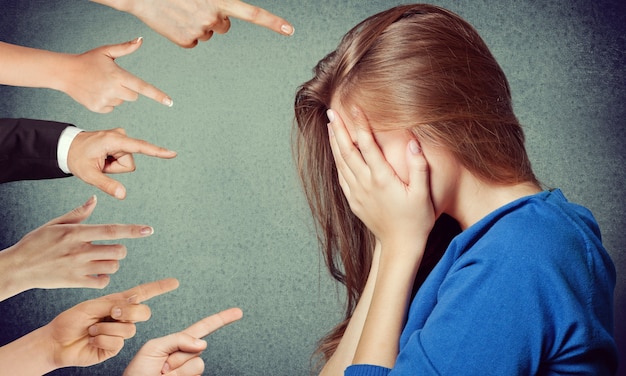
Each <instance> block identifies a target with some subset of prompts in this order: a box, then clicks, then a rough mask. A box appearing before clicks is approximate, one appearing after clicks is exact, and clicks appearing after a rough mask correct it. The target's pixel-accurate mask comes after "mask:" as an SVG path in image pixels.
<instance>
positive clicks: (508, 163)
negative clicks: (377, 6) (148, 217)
mask: <svg viewBox="0 0 626 376" xmlns="http://www.w3.org/2000/svg"><path fill="white" fill-rule="evenodd" d="M335 96H336V97H337V99H338V100H340V101H341V103H342V104H344V105H349V104H357V105H358V106H359V107H360V108H361V109H362V110H363V112H364V114H365V115H366V116H367V118H368V119H369V120H370V122H371V123H374V124H382V125H384V127H385V129H399V128H400V129H409V130H410V131H411V132H413V134H414V135H415V137H416V138H417V139H418V140H422V141H426V140H427V141H428V142H430V143H433V144H435V145H438V146H441V147H443V148H445V149H446V150H449V151H450V152H451V153H452V154H453V155H454V156H455V158H456V159H457V160H458V161H459V162H460V163H462V164H463V165H464V166H465V167H466V168H467V169H468V170H469V171H470V172H472V173H473V174H474V175H475V176H477V177H478V178H480V179H484V180H485V181H489V182H494V183H498V184H515V183H519V182H528V181H530V182H535V183H536V182H537V181H536V178H535V176H534V174H533V172H532V169H531V166H530V162H529V160H528V157H527V153H526V150H525V148H524V134H523V131H522V129H521V126H520V124H519V122H518V120H517V118H516V117H515V115H514V113H513V108H512V107H513V106H512V102H511V95H510V89H509V85H508V82H507V80H506V77H505V75H504V73H503V72H502V69H501V68H500V66H499V65H498V63H497V62H496V60H495V59H494V57H493V56H492V54H491V52H490V51H489V49H488V48H487V46H486V44H485V43H484V42H483V40H482V39H481V38H480V36H479V35H478V33H477V32H476V30H474V28H473V27H472V26H471V25H469V24H468V23H467V22H466V21H464V20H463V19H461V18H460V17H459V16H458V15H456V14H454V13H452V12H450V11H448V10H445V9H442V8H439V7H436V6H431V5H424V4H415V5H404V6H398V7H395V8H392V9H389V10H387V11H384V12H381V13H378V14H376V15H374V16H371V17H369V18H368V19H366V20H364V21H362V22H361V23H359V24H358V25H357V26H355V27H354V28H353V29H352V30H350V31H349V32H348V33H347V34H346V35H345V36H344V38H343V39H342V41H341V42H340V44H339V46H338V48H337V49H336V50H335V51H333V52H331V53H330V54H328V55H327V56H326V57H325V58H324V59H322V60H321V61H320V62H319V63H318V64H317V66H316V67H315V68H314V77H313V78H312V79H311V80H309V81H308V82H306V83H304V84H303V85H301V86H300V88H299V89H298V91H297V94H296V99H295V116H296V119H295V126H294V131H293V134H292V138H293V140H292V145H293V153H294V158H295V161H296V165H297V169H298V172H299V175H300V178H301V181H302V185H303V188H304V192H305V195H306V198H307V201H308V204H309V206H310V208H311V212H312V214H313V217H314V219H315V223H316V229H317V234H318V241H319V243H320V246H321V250H322V253H323V255H324V259H325V262H326V265H327V267H328V269H329V271H330V274H331V275H332V276H333V278H335V279H336V280H337V281H339V282H340V283H342V284H343V285H345V287H346V291H347V301H346V303H347V304H346V311H345V319H344V321H343V322H341V323H340V324H339V325H337V326H336V327H335V328H334V329H333V330H332V331H331V332H330V333H329V334H328V335H327V336H326V337H324V338H323V339H321V340H320V342H319V347H318V349H317V352H316V353H317V354H319V355H321V356H322V357H323V358H324V359H326V360H327V359H328V358H330V356H332V354H333V353H334V351H335V349H336V348H337V345H338V343H339V341H340V340H341V337H342V336H343V333H344V331H345V328H346V326H347V324H348V322H349V320H350V317H351V316H352V313H353V311H354V308H355V306H356V304H357V302H358V300H359V298H360V296H361V293H362V291H363V288H364V286H365V282H366V281H367V276H368V272H369V269H370V265H371V262H372V256H373V250H374V242H375V239H374V237H373V236H372V234H371V232H370V231H369V230H368V229H367V228H366V227H365V225H364V224H363V223H362V222H361V221H360V220H359V219H358V218H357V217H356V216H355V215H354V214H353V213H352V211H351V210H350V206H349V204H348V202H347V201H346V199H345V197H344V195H343V193H342V191H341V188H340V186H339V182H338V180H337V172H336V170H335V164H334V161H333V156H332V153H331V150H330V145H329V141H328V134H327V127H326V124H327V122H328V119H327V117H326V110H327V109H328V108H329V106H330V103H331V101H332V99H333V97H335ZM459 232H460V228H459V226H458V224H457V223H456V221H455V220H454V219H452V218H451V217H448V216H446V215H442V216H441V217H440V218H439V219H438V220H437V223H436V224H435V227H434V228H433V231H432V233H431V235H430V238H429V242H428V245H427V249H426V252H425V256H424V260H423V262H422V264H421V265H420V270H419V271H418V276H417V278H416V283H415V286H414V290H415V289H417V288H418V287H419V285H420V284H421V283H422V282H423V280H424V279H425V278H426V276H427V274H428V273H429V272H430V270H431V269H432V267H433V266H434V265H435V264H436V263H437V261H438V260H439V258H440V257H441V255H442V254H443V252H444V251H445V249H446V247H447V245H448V244H449V242H450V241H451V239H452V238H453V237H454V236H455V235H456V234H458V233H459Z"/></svg>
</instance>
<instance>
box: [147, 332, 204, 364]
mask: <svg viewBox="0 0 626 376" xmlns="http://www.w3.org/2000/svg"><path fill="white" fill-rule="evenodd" d="M157 341H159V345H160V346H159V347H160V348H159V350H161V351H163V352H164V353H165V354H170V355H171V354H174V353H175V352H177V351H182V352H185V353H192V354H195V353H199V352H202V351H204V349H206V347H207V343H206V341H205V340H203V339H200V338H196V337H193V336H191V335H189V334H187V333H185V332H178V333H173V334H170V335H168V336H165V337H162V338H159V339H157ZM170 365H171V366H172V364H170ZM178 366H180V365H178V364H175V365H173V367H172V368H177V367H178Z"/></svg>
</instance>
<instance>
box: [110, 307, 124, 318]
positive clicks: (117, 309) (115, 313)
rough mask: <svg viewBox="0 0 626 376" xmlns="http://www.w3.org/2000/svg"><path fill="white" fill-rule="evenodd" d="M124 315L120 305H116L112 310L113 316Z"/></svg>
mask: <svg viewBox="0 0 626 376" xmlns="http://www.w3.org/2000/svg"><path fill="white" fill-rule="evenodd" d="M120 316H122V309H121V308H119V307H115V308H113V309H112V310H111V317H113V318H117V317H120Z"/></svg>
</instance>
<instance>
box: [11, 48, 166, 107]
mask: <svg viewBox="0 0 626 376" xmlns="http://www.w3.org/2000/svg"><path fill="white" fill-rule="evenodd" d="M141 44H142V39H141V38H137V39H134V40H132V41H130V42H126V43H121V44H114V45H107V46H102V47H98V48H95V49H93V50H90V51H87V52H85V53H82V54H66V53H58V52H51V51H45V50H39V49H34V48H28V47H22V46H16V45H12V44H8V43H3V42H0V65H2V67H3V69H2V72H0V83H2V84H5V85H12V86H24V87H38V88H48V89H54V90H59V91H62V92H64V93H66V94H67V95H69V96H70V97H72V98H73V99H74V100H75V101H77V102H78V103H80V104H82V105H83V106H85V107H86V108H87V109H89V110H91V111H94V112H100V113H107V112H111V111H113V109H114V108H115V107H116V106H119V105H120V104H122V103H123V102H125V101H135V100H137V98H138V97H139V95H144V96H146V97H148V98H151V99H153V100H155V101H157V102H159V103H162V104H164V105H167V106H171V105H172V103H173V102H172V100H171V98H170V97H169V96H167V94H165V93H164V92H162V91H161V90H159V89H157V88H156V87H154V86H153V85H151V84H149V83H147V82H145V81H143V80H141V79H140V78H137V77H135V76H134V75H132V74H131V73H129V72H127V71H125V70H124V69H122V68H121V67H120V66H119V65H117V63H116V62H115V59H117V58H119V57H122V56H125V55H128V54H131V53H133V52H135V51H136V50H137V49H138V48H139V47H140V46H141Z"/></svg>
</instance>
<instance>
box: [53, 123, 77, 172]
mask: <svg viewBox="0 0 626 376" xmlns="http://www.w3.org/2000/svg"><path fill="white" fill-rule="evenodd" d="M82 132H83V130H82V129H80V128H77V127H72V126H69V127H67V128H65V129H64V130H63V132H61V136H60V137H59V143H58V145H57V162H58V164H59V168H60V169H61V171H63V172H64V173H66V174H74V171H73V169H72V168H71V166H70V161H71V160H70V151H71V150H72V146H74V149H75V148H76V144H77V143H78V142H79V140H80V138H79V134H80V133H82Z"/></svg>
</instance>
